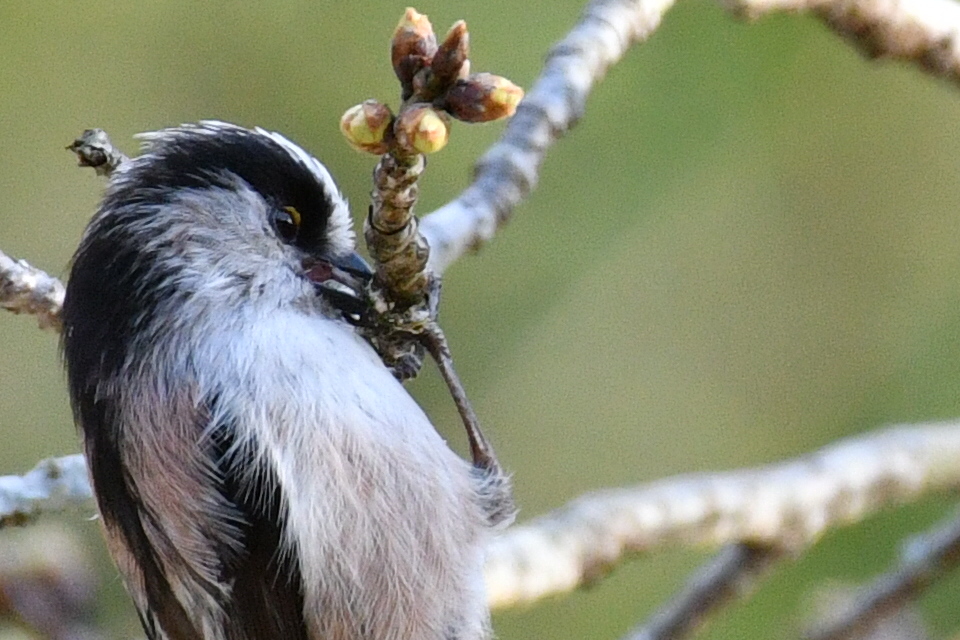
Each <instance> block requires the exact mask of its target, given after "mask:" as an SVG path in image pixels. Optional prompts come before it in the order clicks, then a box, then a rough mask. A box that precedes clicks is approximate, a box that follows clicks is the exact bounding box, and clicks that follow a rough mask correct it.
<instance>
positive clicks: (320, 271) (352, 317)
mask: <svg viewBox="0 0 960 640" xmlns="http://www.w3.org/2000/svg"><path fill="white" fill-rule="evenodd" d="M303 267H304V271H305V275H306V277H307V279H308V280H310V281H311V282H313V284H314V285H315V286H316V288H317V293H319V294H320V295H321V296H323V297H324V298H325V299H326V300H327V301H328V302H329V303H330V304H332V305H333V306H334V307H336V308H337V309H339V310H340V311H341V312H342V313H343V317H344V318H345V319H346V320H347V321H349V322H351V323H353V324H356V325H362V324H366V319H367V318H368V317H369V311H370V308H371V305H370V300H369V296H368V295H367V285H368V284H369V283H370V280H371V279H373V271H372V270H371V269H370V265H368V264H367V262H366V260H364V259H363V258H362V257H360V254H359V253H357V252H356V251H353V252H351V253H348V254H346V255H343V256H334V257H326V256H324V257H311V258H307V259H306V260H305V261H304V263H303Z"/></svg>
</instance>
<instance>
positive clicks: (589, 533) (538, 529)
mask: <svg viewBox="0 0 960 640" xmlns="http://www.w3.org/2000/svg"><path fill="white" fill-rule="evenodd" d="M958 460H960V423H942V424H928V425H919V426H915V427H896V428H891V429H886V430H882V431H878V432H875V433H872V434H868V435H865V436H861V437H858V438H853V439H849V440H845V441H841V442H839V443H836V444H833V445H830V446H828V447H826V448H824V449H822V450H820V451H818V452H815V453H813V454H810V455H807V456H804V457H801V458H798V459H795V460H791V461H787V462H783V463H779V464H773V465H768V466H765V467H759V468H756V469H746V470H738V471H731V472H726V473H711V474H695V475H688V476H679V477H674V478H669V479H666V480H661V481H658V482H654V483H651V484H647V485H641V486H639V487H635V488H629V489H609V490H606V491H600V492H597V493H593V494H588V495H585V496H583V497H581V498H579V499H577V500H575V501H573V502H571V503H569V504H568V505H567V506H565V507H563V508H561V509H558V510H557V511H554V512H552V513H549V514H547V515H545V516H542V517H540V518H536V519H534V520H532V521H530V522H528V523H526V524H524V525H521V526H517V527H513V528H512V529H510V530H509V531H508V532H506V534H505V535H503V536H502V537H501V538H498V539H497V540H495V541H494V542H493V543H492V545H491V546H490V548H489V550H488V557H487V567H486V576H487V590H488V593H489V597H490V602H491V605H492V606H493V607H496V608H507V607H511V606H516V605H519V604H524V603H530V602H534V601H536V600H539V599H541V598H544V597H547V596H550V595H555V594H560V593H566V592H568V591H572V590H573V589H576V588H578V587H580V586H581V585H584V584H588V583H591V582H593V581H595V580H597V579H599V578H601V577H603V576H604V575H605V574H606V573H607V572H608V571H609V570H610V569H611V568H612V567H614V566H615V565H617V564H619V563H621V562H623V561H625V560H626V559H627V558H628V557H629V556H635V555H636V554H638V553H642V552H648V551H651V550H653V549H655V548H658V547H663V546H667V545H671V546H676V545H688V546H698V547H719V546H723V545H726V544H731V543H737V542H747V543H752V544H755V545H760V546H768V547H776V548H780V549H783V550H785V551H790V552H793V551H798V550H802V549H803V548H804V547H806V546H807V545H810V544H812V543H814V542H815V541H816V540H817V539H818V538H819V537H820V536H821V535H822V534H823V533H824V532H825V531H827V530H828V529H832V528H836V527H839V526H842V525H847V524H852V523H854V522H857V521H860V520H863V519H864V518H866V517H867V516H869V515H871V514H873V513H875V512H876V511H878V510H879V509H881V508H884V507H888V506H891V505H896V504H902V503H906V502H909V501H911V500H915V499H916V498H918V497H919V496H921V495H923V494H925V493H928V492H931V491H943V490H947V489H952V488H956V487H958V486H960V465H958V464H957V461H958Z"/></svg>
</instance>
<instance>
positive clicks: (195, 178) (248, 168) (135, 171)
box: [105, 126, 339, 251]
mask: <svg viewBox="0 0 960 640" xmlns="http://www.w3.org/2000/svg"><path fill="white" fill-rule="evenodd" d="M148 154H149V156H148V157H149V161H143V162H135V163H133V165H132V168H131V170H130V172H129V173H128V174H127V179H126V180H125V181H124V182H123V183H121V184H120V185H118V189H117V190H115V191H114V192H113V193H112V194H110V195H109V196H108V200H107V202H105V206H109V205H110V200H113V201H114V202H116V203H128V202H137V201H139V202H143V203H146V204H162V203H165V202H167V201H168V200H169V198H170V197H172V196H173V195H175V194H176V192H177V190H179V189H203V188H209V187H223V188H227V189H230V188H233V187H234V184H233V183H232V178H231V176H236V177H239V178H240V179H241V180H243V181H244V182H246V183H247V184H248V185H250V187H251V188H252V189H253V190H254V191H256V192H257V193H259V194H260V195H261V196H262V197H263V198H264V199H265V200H266V201H267V202H269V203H271V204H272V205H275V206H277V207H280V208H283V207H288V206H289V207H295V208H296V209H297V211H299V212H300V214H301V216H302V223H301V225H300V231H299V233H298V235H297V242H296V243H297V245H299V246H301V247H302V248H303V249H304V250H306V251H312V250H318V249H320V248H322V245H323V243H324V241H325V239H326V231H327V226H328V222H329V219H330V214H331V212H332V211H333V208H334V205H335V202H336V199H337V198H338V197H339V196H338V195H337V194H336V193H335V192H334V190H335V189H336V187H335V185H333V184H326V183H324V182H323V181H322V180H320V179H319V177H318V176H317V175H316V174H315V173H314V172H313V171H311V170H310V169H309V168H308V167H307V166H305V165H304V164H303V162H301V161H300V160H299V159H297V158H296V157H294V156H293V155H292V154H291V152H290V151H288V150H287V149H286V148H284V147H283V146H282V145H280V143H278V142H276V141H275V140H273V139H272V138H270V137H269V136H267V135H266V134H263V133H259V132H256V131H248V130H246V129H242V128H239V127H228V126H223V127H220V128H213V129H210V128H207V129H194V128H184V129H179V130H173V131H169V132H165V133H164V134H163V135H162V136H160V137H159V138H157V139H155V140H153V141H152V142H151V146H150V148H149V149H148Z"/></svg>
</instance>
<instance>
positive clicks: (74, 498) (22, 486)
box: [0, 454, 92, 529]
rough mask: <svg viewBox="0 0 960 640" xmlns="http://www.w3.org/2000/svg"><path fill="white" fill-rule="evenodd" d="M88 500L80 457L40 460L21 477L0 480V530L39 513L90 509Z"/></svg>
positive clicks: (85, 466) (84, 465)
mask: <svg viewBox="0 0 960 640" xmlns="http://www.w3.org/2000/svg"><path fill="white" fill-rule="evenodd" d="M91 497H92V493H91V491H90V482H89V479H88V478H87V465H86V461H85V460H84V458H83V456H82V455H80V454H77V455H72V456H65V457H63V458H49V459H47V460H41V461H40V462H39V463H38V464H37V466H36V467H34V468H33V470H31V471H30V472H28V473H26V474H25V475H23V476H0V529H2V528H3V527H7V526H16V525H24V524H28V523H30V522H32V521H33V520H34V519H36V518H37V516H39V515H40V514H41V513H54V512H57V511H63V510H65V509H69V508H73V507H87V506H91V505H90V498H91Z"/></svg>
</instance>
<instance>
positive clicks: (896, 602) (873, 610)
mask: <svg viewBox="0 0 960 640" xmlns="http://www.w3.org/2000/svg"><path fill="white" fill-rule="evenodd" d="M958 565H960V517H955V518H954V519H952V520H950V521H949V522H948V523H947V524H940V525H939V526H938V527H937V528H936V529H935V530H933V531H930V532H928V533H925V534H923V535H920V536H917V537H915V538H913V539H912V540H910V541H909V542H908V543H907V544H906V545H905V546H904V550H903V554H902V558H901V562H900V566H899V567H898V568H897V569H895V570H894V571H891V572H890V573H888V574H886V575H883V576H881V577H879V578H878V579H877V580H875V581H874V583H873V584H871V585H870V586H868V587H866V588H865V589H863V590H862V591H861V592H860V593H859V594H858V595H857V596H856V597H855V598H854V599H853V602H851V603H850V605H849V606H848V607H846V608H845V610H844V611H843V612H842V613H840V614H839V615H838V616H836V617H835V619H833V620H830V621H828V622H827V623H825V624H824V625H822V626H820V627H818V628H815V629H813V630H811V631H810V632H809V633H807V634H806V636H805V637H806V638H807V639H808V640H849V639H851V638H861V637H863V636H864V635H865V634H867V633H868V632H869V631H870V630H871V629H872V628H873V627H874V625H876V624H877V623H878V622H879V621H880V620H882V619H884V618H886V617H889V616H890V615H891V614H893V613H895V612H897V611H899V610H900V609H902V608H903V607H904V606H905V605H907V604H908V603H909V602H910V601H911V600H913V599H915V598H916V597H917V596H918V595H920V594H921V593H923V592H924V591H925V590H926V589H927V588H928V587H929V586H930V585H932V584H934V583H935V582H936V581H937V580H940V579H941V578H943V577H944V576H946V575H947V574H948V573H950V571H952V570H953V569H956V568H957V566H958Z"/></svg>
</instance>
